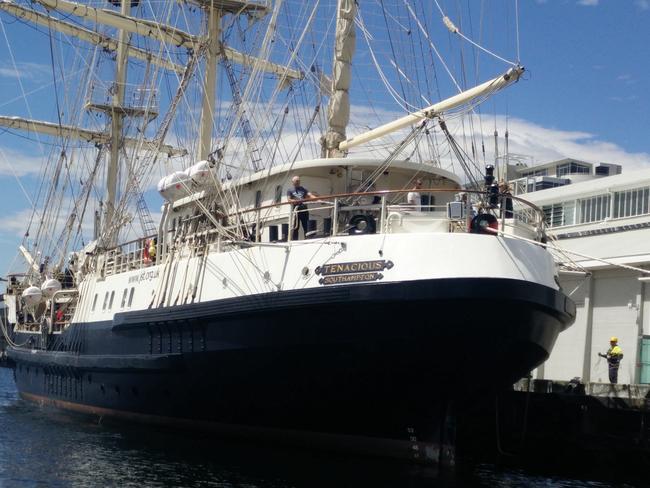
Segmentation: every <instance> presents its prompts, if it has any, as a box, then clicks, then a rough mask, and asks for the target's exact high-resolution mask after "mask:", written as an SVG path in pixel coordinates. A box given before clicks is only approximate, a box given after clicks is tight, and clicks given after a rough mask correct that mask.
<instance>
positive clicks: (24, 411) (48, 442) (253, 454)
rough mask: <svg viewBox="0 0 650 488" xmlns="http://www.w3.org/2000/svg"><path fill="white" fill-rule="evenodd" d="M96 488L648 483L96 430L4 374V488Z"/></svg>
mask: <svg viewBox="0 0 650 488" xmlns="http://www.w3.org/2000/svg"><path fill="white" fill-rule="evenodd" d="M583 478H585V477H584V476H583ZM587 478H588V477H587ZM94 486H97V487H113V486H114V487H177V486H178V487H218V488H231V487H232V488H235V487H236V488H257V487H264V488H289V487H291V488H294V487H295V488H300V487H310V488H311V487H316V488H318V487H336V488H342V487H355V488H365V487H368V488H383V487H400V488H402V487H406V488H411V487H431V488H443V487H444V488H447V487H486V488H488V487H490V488H493V487H496V488H515V487H526V488H528V487H533V488H537V487H540V488H541V487H545V488H546V487H563V488H586V487H589V488H610V487H629V488H636V487H641V486H647V483H643V484H641V483H638V484H635V483H633V484H629V483H628V484H625V483H618V484H614V483H611V482H605V481H597V480H579V479H571V478H563V477H558V476H551V475H549V474H548V473H546V474H543V475H539V474H532V473H526V472H524V471H520V470H512V469H510V470H505V469H499V468H497V467H495V466H491V465H480V466H476V467H472V468H467V469H466V470H465V471H461V472H459V473H456V474H454V475H450V474H446V475H444V476H440V475H439V474H437V473H434V472H433V471H431V470H429V469H423V468H414V467H412V466H403V465H397V464H391V463H387V462H385V461H378V460H367V459H357V458H349V457H348V458H341V457H333V456H329V455H324V454H319V453H309V452H296V451H290V450H286V449H283V450H278V449H273V448H270V447H257V446H252V445H250V444H248V445H239V444H234V443H224V442H217V441H214V440H211V439H201V438H197V437H195V436H194V437H189V436H187V437H186V436H185V435H183V434H180V433H178V432H176V433H172V432H165V431H163V432H160V431H157V430H155V429H145V428H137V427H133V426H124V425H122V426H114V425H105V424H97V422H93V421H90V420H87V419H84V418H79V417H70V416H68V415H67V414H61V413H57V412H55V411H52V410H48V409H42V408H40V407H37V406H34V405H31V404H29V403H26V402H23V401H22V400H20V399H19V398H18V395H17V392H16V388H15V386H14V382H13V377H12V372H11V370H8V369H3V368H0V488H14V487H15V488H41V487H43V488H45V487H47V488H50V487H94Z"/></svg>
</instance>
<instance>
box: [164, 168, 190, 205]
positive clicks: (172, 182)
mask: <svg viewBox="0 0 650 488" xmlns="http://www.w3.org/2000/svg"><path fill="white" fill-rule="evenodd" d="M191 185H192V180H191V179H190V176H189V175H188V174H187V173H186V172H185V171H176V172H175V173H172V174H170V175H169V176H166V177H165V178H163V179H162V180H160V182H158V192H159V193H160V194H161V195H162V197H163V198H164V199H165V200H169V201H172V200H176V199H178V198H181V197H185V196H187V195H189V194H190V193H191V192H192V189H191Z"/></svg>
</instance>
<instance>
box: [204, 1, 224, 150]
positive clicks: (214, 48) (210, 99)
mask: <svg viewBox="0 0 650 488" xmlns="http://www.w3.org/2000/svg"><path fill="white" fill-rule="evenodd" d="M221 16H222V14H221V10H219V9H217V8H215V7H214V5H210V7H209V12H208V29H207V31H208V38H207V43H208V49H207V53H206V60H205V75H204V78H203V106H202V109H201V130H200V133H199V134H200V136H199V159H200V160H205V159H208V156H209V155H210V153H211V147H212V129H213V127H214V122H213V121H214V109H215V106H214V100H215V93H216V90H217V86H216V85H217V61H218V57H219V55H220V51H221V50H220V41H219V37H220V36H221Z"/></svg>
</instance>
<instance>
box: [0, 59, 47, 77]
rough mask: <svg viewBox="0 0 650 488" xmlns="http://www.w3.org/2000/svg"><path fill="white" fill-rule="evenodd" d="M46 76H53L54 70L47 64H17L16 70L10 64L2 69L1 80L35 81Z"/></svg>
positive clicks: (0, 70)
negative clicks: (20, 79) (19, 79)
mask: <svg viewBox="0 0 650 488" xmlns="http://www.w3.org/2000/svg"><path fill="white" fill-rule="evenodd" d="M46 76H50V77H51V76H52V68H51V67H50V66H49V65H45V64H38V63H29V62H17V63H16V67H15V68H14V66H13V65H9V64H6V65H5V66H2V67H0V78H14V79H17V78H22V79H24V80H34V81H35V80H41V79H43V78H45V77H46Z"/></svg>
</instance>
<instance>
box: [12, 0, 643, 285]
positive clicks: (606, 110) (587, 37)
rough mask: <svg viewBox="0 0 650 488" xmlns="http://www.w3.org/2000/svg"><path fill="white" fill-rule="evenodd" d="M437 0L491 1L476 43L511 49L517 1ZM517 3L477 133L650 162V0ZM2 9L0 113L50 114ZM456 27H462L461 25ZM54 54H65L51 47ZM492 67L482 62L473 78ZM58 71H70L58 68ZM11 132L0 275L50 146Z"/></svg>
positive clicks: (36, 73)
mask: <svg viewBox="0 0 650 488" xmlns="http://www.w3.org/2000/svg"><path fill="white" fill-rule="evenodd" d="M410 1H411V2H413V1H414V0H410ZM364 2H368V3H372V2H370V0H362V2H361V3H362V8H363V3H364ZM95 3H100V2H95ZM330 3H332V1H330ZM375 3H377V2H375ZM386 3H393V4H401V3H402V2H401V1H400V2H398V1H397V0H392V1H391V2H389V1H388V0H386ZM439 3H440V4H441V6H442V7H443V8H444V9H445V10H446V11H448V12H449V15H450V17H452V18H455V17H454V15H453V14H454V12H456V10H455V9H457V5H459V4H460V5H461V9H462V10H464V11H467V10H471V11H472V12H473V13H474V14H475V13H476V12H477V11H479V10H481V9H483V10H486V11H489V10H490V9H492V8H493V7H494V12H493V13H491V14H490V15H486V18H494V17H497V16H501V17H503V18H505V21H504V22H502V23H501V24H499V25H500V26H501V27H502V28H501V29H500V30H499V29H498V28H497V29H495V30H486V31H485V32H486V35H485V39H484V41H485V42H484V43H483V44H485V45H486V46H487V47H491V46H492V45H495V46H497V49H496V50H497V51H498V52H499V54H502V55H503V56H504V57H507V58H509V59H514V58H516V47H515V46H516V42H515V38H516V35H515V32H516V31H515V22H514V5H515V3H516V2H515V0H493V1H479V0H462V1H456V0H446V1H442V0H439ZM422 4H427V5H429V4H431V2H429V0H427V1H426V2H424V1H423V2H422ZM431 5H433V4H431ZM429 8H432V9H433V7H431V6H429ZM518 9H519V37H520V45H519V48H520V58H521V62H522V64H524V65H525V66H526V68H527V73H526V75H525V77H524V79H523V80H522V81H520V82H519V83H518V84H517V85H516V86H514V87H512V88H510V89H509V90H508V91H507V92H505V93H504V94H502V95H499V97H497V101H496V102H495V104H494V106H493V105H491V103H492V102H487V103H486V104H485V105H484V107H482V114H483V115H484V117H485V119H484V120H485V124H484V128H483V129H484V132H485V133H486V134H491V132H492V131H493V130H494V123H495V121H496V123H497V126H498V129H499V131H500V133H501V134H503V132H504V130H505V128H506V123H507V126H508V129H509V132H510V140H511V150H512V151H513V152H516V153H519V154H524V155H526V156H529V157H530V159H531V160H532V161H535V162H543V161H547V160H550V159H554V158H561V157H575V158H579V159H585V160H588V161H604V162H610V163H619V164H622V165H623V166H624V168H626V169H627V170H633V169H638V168H642V167H650V137H649V134H648V133H649V130H650V113H649V110H650V93H649V90H648V87H649V86H650V63H649V61H650V0H545V1H543V0H519V2H518ZM434 13H435V12H434ZM490 16H491V17H490ZM0 17H1V19H2V29H1V30H0V114H2V115H21V116H24V117H28V116H29V113H28V111H27V108H26V106H25V103H24V100H23V99H22V97H21V93H22V90H24V91H25V92H26V93H29V100H30V109H31V112H32V115H33V116H34V117H35V118H42V119H45V120H50V121H55V120H56V109H55V101H54V100H53V99H52V95H51V93H52V91H51V83H52V71H51V66H50V56H51V53H50V44H49V41H48V39H47V37H46V36H44V35H42V34H40V33H37V32H35V31H34V30H32V29H30V28H27V27H26V26H25V25H23V24H21V23H18V22H15V21H13V20H12V18H11V17H9V16H8V15H6V14H0ZM379 20H382V19H379ZM464 27H465V28H463V31H464V32H469V28H468V26H467V24H465V26H464ZM474 27H475V26H474ZM466 28H467V29H466ZM5 35H6V38H5ZM7 39H8V40H9V45H10V46H11V50H10V49H9V48H8V45H7ZM357 45H358V55H359V56H360V57H359V61H358V62H357V66H358V67H361V68H357V69H365V68H363V66H365V65H364V63H365V62H367V49H366V48H365V47H364V42H363V40H362V39H361V37H358V41H357ZM504 46H506V47H504ZM12 53H13V56H14V59H15V61H16V63H17V68H18V71H19V75H17V74H16V71H15V70H14V66H13V60H12V56H11V55H12ZM54 55H55V57H59V56H65V55H66V54H65V52H63V51H60V50H56V49H55V50H54ZM89 55H90V51H88V56H89ZM364 55H365V56H366V57H365V58H364ZM368 69H369V68H368ZM503 70H505V66H503ZM326 71H329V70H326ZM498 72H499V71H494V72H491V71H489V70H485V71H484V72H481V76H480V77H481V78H482V79H486V78H487V77H488V76H493V75H495V74H496V73H498ZM63 75H66V76H70V73H65V74H62V73H58V74H57V76H59V77H60V76H63ZM19 80H20V82H21V83H22V88H21V86H20V85H19V83H18V82H19ZM376 93H381V91H380V90H377V92H376ZM373 94H374V92H373ZM377 96H379V95H377ZM61 102H63V100H61ZM67 102H68V103H71V101H70V100H68V101H67ZM383 102H385V105H386V107H390V103H389V101H388V100H377V103H378V106H383V105H382V104H383ZM353 117H354V114H353ZM17 134H18V133H5V132H3V131H2V130H1V129H0V151H1V152H0V188H1V189H2V197H1V200H0V201H1V202H2V213H1V214H0V274H4V273H5V272H6V271H7V270H8V268H9V266H10V263H11V262H12V261H13V259H14V256H15V255H16V246H17V245H18V244H19V243H20V240H21V236H22V234H23V233H24V229H25V228H26V225H27V219H28V217H29V214H30V212H29V206H30V199H34V197H35V196H36V195H37V193H38V190H39V187H40V186H41V183H42V181H41V180H40V178H39V175H38V168H40V166H41V165H42V164H43V163H42V156H43V155H44V154H47V153H48V152H49V151H51V150H53V149H52V148H51V147H50V146H47V145H43V146H41V145H39V144H38V143H37V142H35V141H34V140H33V138H30V139H24V138H22V137H20V136H19V135H17ZM7 160H10V162H11V164H8V162H7Z"/></svg>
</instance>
